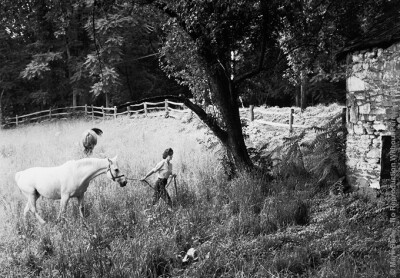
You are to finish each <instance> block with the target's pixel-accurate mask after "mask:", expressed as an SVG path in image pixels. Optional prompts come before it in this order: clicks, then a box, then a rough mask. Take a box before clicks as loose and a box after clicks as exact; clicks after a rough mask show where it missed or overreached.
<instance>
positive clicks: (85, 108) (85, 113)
mask: <svg viewBox="0 0 400 278" xmlns="http://www.w3.org/2000/svg"><path fill="white" fill-rule="evenodd" d="M85 116H87V104H85Z"/></svg>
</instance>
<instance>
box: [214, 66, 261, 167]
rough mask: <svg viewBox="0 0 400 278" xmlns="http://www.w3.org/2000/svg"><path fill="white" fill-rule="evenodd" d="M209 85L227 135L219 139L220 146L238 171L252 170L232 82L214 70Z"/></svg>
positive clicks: (220, 71) (222, 73)
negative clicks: (228, 154) (226, 152)
mask: <svg viewBox="0 0 400 278" xmlns="http://www.w3.org/2000/svg"><path fill="white" fill-rule="evenodd" d="M210 83H211V84H210V85H211V90H212V91H213V92H214V93H213V95H214V96H215V98H216V101H217V102H218V103H217V106H218V107H219V109H220V112H221V117H222V121H223V123H224V124H225V127H224V129H225V130H226V135H227V136H225V137H223V138H219V139H220V140H221V142H222V144H224V146H225V147H226V149H227V151H228V152H230V153H231V154H232V156H233V159H234V162H235V165H236V166H237V167H238V168H239V169H249V168H252V167H253V163H252V161H251V159H250V157H249V154H248V152H247V148H246V144H245V142H244V137H243V132H242V124H241V121H240V114H239V103H238V97H237V94H236V92H235V88H234V86H233V83H232V80H231V79H229V78H228V77H227V76H226V74H225V72H224V71H223V70H216V72H215V73H214V74H213V75H211V82H210Z"/></svg>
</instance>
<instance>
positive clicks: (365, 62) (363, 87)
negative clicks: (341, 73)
mask: <svg viewBox="0 0 400 278" xmlns="http://www.w3.org/2000/svg"><path fill="white" fill-rule="evenodd" d="M347 61H348V63H347V65H348V69H347V76H348V78H347V108H348V115H347V128H348V132H349V133H348V136H347V149H346V155H347V161H346V164H347V178H348V181H349V182H350V184H351V185H352V186H354V187H372V188H380V173H381V152H382V151H381V145H382V141H381V136H382V135H391V134H390V131H389V121H390V116H391V112H392V107H393V106H395V105H400V43H398V44H394V45H392V46H391V47H389V48H386V49H381V48H374V49H369V50H365V51H358V52H354V53H351V54H349V55H348V57H347Z"/></svg>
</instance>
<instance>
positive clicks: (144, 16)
mask: <svg viewBox="0 0 400 278" xmlns="http://www.w3.org/2000/svg"><path fill="white" fill-rule="evenodd" d="M0 5H1V6H0V20H1V24H0V92H1V99H0V103H1V109H0V110H1V111H2V113H3V115H7V116H8V115H15V114H24V113H28V112H32V111H36V110H38V109H45V108H48V107H57V106H69V105H78V104H95V105H96V104H97V105H105V106H109V105H117V106H118V105H119V104H123V103H126V102H129V101H134V100H138V99H141V98H144V97H149V96H157V95H163V94H169V95H171V94H173V95H177V96H178V95H180V96H181V97H182V96H183V98H182V100H183V101H184V102H185V103H186V105H187V106H189V108H191V109H192V110H193V111H194V112H196V114H197V115H199V117H200V118H201V119H202V120H203V121H204V122H205V123H206V124H207V125H208V126H209V127H210V129H211V130H212V131H213V132H214V134H215V135H216V136H217V137H218V138H219V139H220V140H221V142H222V143H223V144H224V145H226V146H227V147H228V150H229V153H230V154H231V156H232V159H233V160H234V161H235V163H236V164H237V165H242V166H245V167H247V166H251V165H252V164H251V161H250V159H249V157H248V154H247V151H246V147H245V145H244V140H243V134H242V130H241V125H240V117H239V112H238V107H239V104H238V99H239V97H242V99H243V100H244V101H245V102H246V103H252V104H267V105H293V104H296V105H298V106H301V107H303V108H305V106H306V105H307V104H308V103H313V104H316V103H327V102H332V101H344V99H345V78H344V69H343V67H342V66H340V65H339V64H338V63H337V61H336V59H335V53H336V52H337V51H338V50H340V49H341V48H342V47H343V46H344V45H346V44H347V43H348V42H350V41H351V40H353V39H355V38H357V37H360V36H362V35H363V34H364V33H365V32H367V30H368V29H369V26H371V25H372V24H374V20H375V18H376V17H377V16H379V15H382V14H384V13H385V11H387V10H390V9H394V8H396V9H397V8H398V6H399V4H398V3H397V1H391V0H366V1H360V0H246V1H245V0H238V1H230V0H216V1H210V0H196V1H183V0H170V1H163V0H135V1H126V0H114V1H108V0H107V1H106V0H69V1H61V0H29V1H28V0H18V1H11V0H4V1H2V2H1V4H0ZM187 97H193V98H194V99H195V102H191V101H190V100H189V99H188V98H187ZM204 104H214V105H215V106H216V107H217V110H218V113H219V115H220V116H219V117H218V118H217V117H215V115H212V114H210V113H206V110H205V107H204Z"/></svg>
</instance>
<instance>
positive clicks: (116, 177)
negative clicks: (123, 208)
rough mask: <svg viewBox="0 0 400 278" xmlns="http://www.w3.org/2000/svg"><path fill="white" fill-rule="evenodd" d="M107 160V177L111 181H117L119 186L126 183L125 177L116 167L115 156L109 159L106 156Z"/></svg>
mask: <svg viewBox="0 0 400 278" xmlns="http://www.w3.org/2000/svg"><path fill="white" fill-rule="evenodd" d="M108 162H109V164H108V169H107V177H108V178H109V179H111V180H112V181H116V182H118V183H119V185H120V186H121V187H124V186H125V185H126V177H125V175H123V174H121V172H120V171H119V169H118V164H117V156H115V157H114V158H111V159H110V158H108Z"/></svg>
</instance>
